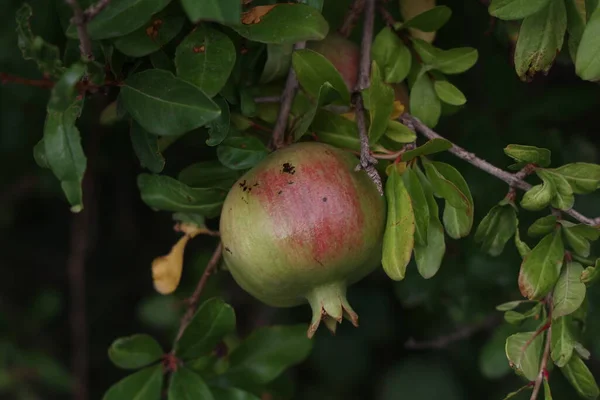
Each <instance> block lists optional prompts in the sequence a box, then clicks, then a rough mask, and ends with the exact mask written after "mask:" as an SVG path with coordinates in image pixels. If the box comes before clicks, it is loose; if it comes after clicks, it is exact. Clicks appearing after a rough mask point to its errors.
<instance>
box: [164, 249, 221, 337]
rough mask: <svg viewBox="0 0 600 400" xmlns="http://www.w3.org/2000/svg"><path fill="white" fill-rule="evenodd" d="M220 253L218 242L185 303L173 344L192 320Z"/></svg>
mask: <svg viewBox="0 0 600 400" xmlns="http://www.w3.org/2000/svg"><path fill="white" fill-rule="evenodd" d="M222 252H223V244H222V243H221V242H220V241H219V244H218V245H217V247H216V248H215V251H214V252H213V255H212V257H211V258H210V261H208V264H207V265H206V269H205V270H204V273H203V274H202V277H200V280H199V281H198V285H196V289H195V290H194V293H192V295H191V296H190V298H189V299H188V301H187V305H188V307H187V310H186V312H185V314H184V315H183V317H182V318H181V322H180V323H179V331H177V336H176V337H175V342H177V341H179V339H181V335H183V332H185V328H187V326H188V325H189V324H190V321H191V320H192V317H193V316H194V313H195V312H196V308H197V307H198V302H199V301H200V295H201V294H202V291H203V290H204V287H205V286H206V283H207V282H208V278H209V277H210V275H211V274H212V273H213V272H214V271H215V269H216V268H217V265H219V261H220V260H221V254H222Z"/></svg>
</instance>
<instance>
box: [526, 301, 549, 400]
mask: <svg viewBox="0 0 600 400" xmlns="http://www.w3.org/2000/svg"><path fill="white" fill-rule="evenodd" d="M546 304H547V305H548V321H549V323H550V324H551V325H550V329H548V333H547V334H546V346H545V347H544V354H543V355H542V361H541V362H540V372H539V374H538V376H537V379H536V380H535V386H534V387H533V392H532V393H531V397H530V399H529V400H536V399H537V397H538V394H539V393H540V389H541V387H542V383H543V382H544V379H548V370H547V367H548V359H549V358H550V346H551V343H552V312H553V306H552V294H549V295H548V297H546Z"/></svg>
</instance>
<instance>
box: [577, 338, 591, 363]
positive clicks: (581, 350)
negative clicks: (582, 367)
mask: <svg viewBox="0 0 600 400" xmlns="http://www.w3.org/2000/svg"><path fill="white" fill-rule="evenodd" d="M573 348H574V349H575V351H576V352H577V354H579V357H581V358H583V359H584V360H589V359H590V357H591V356H592V353H590V351H589V350H588V349H586V348H585V347H583V345H582V344H581V343H579V342H575V344H574V345H573Z"/></svg>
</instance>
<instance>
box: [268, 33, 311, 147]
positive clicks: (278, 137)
mask: <svg viewBox="0 0 600 400" xmlns="http://www.w3.org/2000/svg"><path fill="white" fill-rule="evenodd" d="M305 47H306V42H298V43H296V44H295V45H294V50H301V49H303V48H305ZM297 90H298V79H296V73H295V72H294V69H293V68H292V67H290V71H289V72H288V76H287V79H286V81H285V86H284V88H283V92H282V93H281V104H280V106H279V114H278V115H277V121H276V122H275V127H274V128H273V136H272V138H271V146H270V147H271V148H272V149H274V150H276V149H280V148H282V147H283V146H284V145H285V131H286V128H287V123H288V117H289V116H290V111H291V110H292V102H293V101H294V97H295V96H296V91H297Z"/></svg>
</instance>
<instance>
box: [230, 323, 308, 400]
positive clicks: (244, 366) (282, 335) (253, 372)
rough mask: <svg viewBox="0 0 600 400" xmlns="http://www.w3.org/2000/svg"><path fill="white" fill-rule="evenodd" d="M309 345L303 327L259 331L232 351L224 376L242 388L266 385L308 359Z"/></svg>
mask: <svg viewBox="0 0 600 400" xmlns="http://www.w3.org/2000/svg"><path fill="white" fill-rule="evenodd" d="M312 344H313V342H312V341H311V340H310V339H308V338H307V337H306V326H305V325H288V326H272V327H265V328H258V329H256V330H254V331H253V332H252V333H251V334H250V336H248V337H247V338H246V339H245V340H244V341H243V342H241V343H240V345H239V346H238V347H236V348H235V349H234V350H233V351H232V352H231V354H230V355H229V369H228V370H227V372H226V373H225V377H226V378H227V379H228V381H229V382H231V383H232V384H233V385H235V386H236V387H240V388H242V389H243V388H246V387H248V386H251V387H254V386H255V385H263V384H266V383H268V382H271V381H272V380H274V379H275V378H277V377H278V376H279V375H280V374H281V373H282V372H283V371H285V370H286V369H287V368H289V367H291V366H293V365H296V364H298V363H300V362H302V361H303V360H304V359H305V358H306V357H308V355H309V353H310V351H311V349H312Z"/></svg>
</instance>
